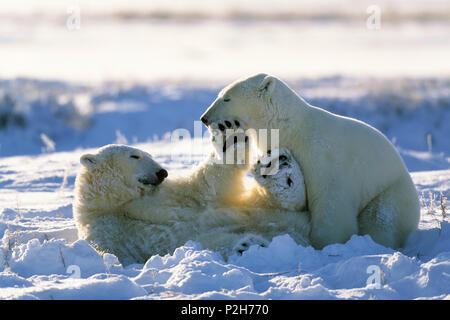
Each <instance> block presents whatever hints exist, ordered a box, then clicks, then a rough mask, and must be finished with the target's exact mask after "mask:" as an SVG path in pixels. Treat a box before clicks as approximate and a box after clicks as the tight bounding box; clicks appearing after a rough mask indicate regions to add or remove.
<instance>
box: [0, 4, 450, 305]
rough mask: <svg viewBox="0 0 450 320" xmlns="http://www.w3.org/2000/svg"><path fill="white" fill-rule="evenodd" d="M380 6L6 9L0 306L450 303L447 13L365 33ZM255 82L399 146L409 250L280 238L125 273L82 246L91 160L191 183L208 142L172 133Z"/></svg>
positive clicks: (399, 17) (398, 18)
mask: <svg viewBox="0 0 450 320" xmlns="http://www.w3.org/2000/svg"><path fill="white" fill-rule="evenodd" d="M372 2H373V1H371V0H364V1H363V0H362V1H358V2H357V3H355V2H351V1H337V0H308V1H298V2H295V1H291V0H282V1H276V2H273V1H270V0H248V1H241V0H231V1H218V0H207V1H205V0H193V1H189V2H186V1H181V0H174V1H170V2H168V1H165V0H155V1H149V2H146V4H145V5H144V4H143V3H142V1H139V0H133V1H130V0H129V1H122V0H114V1H108V5H106V3H103V2H101V1H98V2H92V1H89V0H79V1H77V3H76V4H75V6H74V4H73V3H72V1H68V0H42V1H39V2H36V1H33V0H17V1H11V2H8V3H6V2H5V3H2V4H1V5H0V299H180V298H200V299H234V298H240V299H335V298H337V299H415V298H421V299H444V298H447V299H450V222H449V219H448V217H444V216H443V212H444V210H443V208H442V207H443V204H441V199H444V198H446V197H448V196H449V191H450V143H449V137H450V65H449V64H448V63H447V60H448V56H450V44H449V42H448V35H449V34H450V23H448V21H449V20H448V17H449V16H450V5H449V4H448V1H446V0H379V1H377V5H379V6H380V9H381V13H382V15H381V21H382V25H381V29H379V30H369V29H368V28H367V26H366V20H367V17H368V13H367V11H366V9H367V8H368V6H369V5H371V4H372ZM273 3H276V5H273ZM255 4H257V5H255ZM77 8H78V9H80V10H81V25H80V29H76V30H72V31H70V30H69V29H68V28H67V21H68V20H67V19H68V17H69V16H70V15H71V14H73V12H74V11H73V10H74V9H77ZM253 72H269V73H273V74H274V75H277V76H279V77H281V78H282V79H284V80H286V81H287V82H288V84H289V85H290V86H291V87H292V88H293V89H294V90H296V91H297V92H298V93H299V94H300V95H301V96H303V97H304V98H305V99H306V100H308V101H309V102H310V103H311V104H313V105H316V106H319V107H322V108H325V109H327V110H330V111H332V112H335V113H338V114H341V115H346V116H351V117H355V118H358V119H360V120H363V121H365V122H367V123H369V124H371V125H373V126H374V127H376V128H378V129H380V130H381V131H382V132H383V133H385V134H386V136H387V137H388V138H389V139H390V140H391V141H392V142H393V143H394V145H395V146H396V147H397V149H398V151H399V152H400V154H401V155H402V157H403V158H404V160H405V163H406V165H407V167H408V169H409V171H410V172H411V175H412V177H413V180H414V182H415V184H416V187H417V190H418V192H419V195H420V197H421V201H422V209H421V222H420V226H419V230H417V231H416V232H415V233H414V234H412V236H411V238H410V241H409V242H408V244H407V246H406V247H405V248H403V249H401V250H399V251H395V250H392V249H389V248H385V247H383V246H380V245H378V244H376V243H374V242H373V241H372V240H371V239H370V238H369V237H367V236H366V237H361V236H354V237H352V238H351V239H350V240H349V241H348V242H347V243H345V244H335V245H330V246H328V247H326V248H324V249H323V250H320V251H319V250H314V249H312V248H311V247H308V248H305V247H301V246H298V245H297V244H295V243H294V241H293V240H292V239H291V238H290V237H289V236H287V235H283V234H280V235H279V236H278V237H276V238H274V239H273V240H272V242H271V244H270V245H269V246H268V247H266V248H261V247H252V248H250V250H248V251H247V252H245V253H244V254H243V255H242V256H233V257H231V258H230V259H229V260H228V261H224V260H223V259H222V257H221V256H220V255H219V254H218V253H216V252H212V251H210V250H203V249H202V248H201V247H200V246H199V244H198V243H194V242H188V243H186V244H185V245H184V246H182V247H180V248H178V249H176V250H175V252H173V253H170V254H168V255H166V256H164V257H161V256H153V257H152V258H150V259H149V260H148V261H147V262H146V263H145V264H144V265H141V264H135V265H129V266H123V265H121V264H120V263H119V262H118V260H117V258H116V257H115V256H113V255H111V254H106V255H104V256H100V255H99V254H98V253H97V252H96V251H95V250H94V249H93V248H92V247H91V246H90V245H89V244H88V243H87V242H86V241H83V240H78V238H77V230H76V228H75V225H74V221H73V219H72V201H73V189H74V180H75V176H76V174H77V171H78V169H79V163H78V159H79V157H80V155H81V154H83V153H85V152H89V151H90V150H92V149H95V148H98V147H100V146H102V145H105V144H109V143H126V144H131V145H134V146H136V147H139V148H143V149H145V150H146V151H148V152H149V153H151V154H153V155H154V156H155V159H156V160H157V161H159V162H160V163H161V164H162V165H163V166H164V167H165V168H167V169H168V171H169V174H170V176H176V175H182V174H186V173H187V172H188V171H189V170H191V169H192V167H193V166H194V165H195V164H197V163H199V162H200V161H201V160H202V159H203V157H204V156H205V154H207V152H208V150H209V145H208V142H207V140H201V139H200V138H197V139H195V140H183V141H172V140H171V139H170V138H171V135H170V133H171V132H173V130H175V129H178V128H183V129H186V130H188V132H190V134H191V135H192V136H194V135H196V136H198V135H204V134H205V129H204V127H202V126H201V124H199V123H195V121H198V119H199V117H200V115H201V114H202V113H203V111H204V110H205V109H206V107H207V106H208V105H209V104H210V103H211V102H212V101H213V100H214V98H215V96H216V95H217V93H218V91H219V90H220V89H221V87H222V86H223V85H226V84H228V83H229V82H230V81H232V80H234V79H236V78H237V77H240V76H243V75H245V74H248V73H253ZM447 207H448V205H447ZM445 210H446V211H445V212H446V214H447V215H448V212H449V209H448V208H446V209H445Z"/></svg>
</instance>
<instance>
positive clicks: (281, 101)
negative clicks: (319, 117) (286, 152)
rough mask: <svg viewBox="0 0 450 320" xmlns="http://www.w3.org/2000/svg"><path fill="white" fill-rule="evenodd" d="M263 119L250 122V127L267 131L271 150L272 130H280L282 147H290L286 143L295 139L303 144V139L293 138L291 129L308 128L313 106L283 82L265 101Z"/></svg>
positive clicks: (278, 82) (278, 83) (279, 83)
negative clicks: (309, 115)
mask: <svg viewBox="0 0 450 320" xmlns="http://www.w3.org/2000/svg"><path fill="white" fill-rule="evenodd" d="M263 109H264V114H265V117H264V118H262V119H252V120H249V126H250V127H252V128H254V129H256V130H259V129H267V131H268V136H267V144H268V147H269V148H271V141H272V140H271V129H278V130H279V143H280V147H289V146H286V145H284V142H286V141H288V140H292V139H294V140H295V141H297V143H300V144H301V137H293V136H292V132H293V131H292V130H291V129H289V128H299V127H306V125H307V122H308V114H309V111H310V109H311V106H310V105H309V104H308V103H307V102H306V101H305V100H304V99H302V98H301V97H300V96H299V95H297V94H296V93H295V92H294V91H293V90H292V89H291V88H289V87H288V86H287V85H286V84H285V83H284V82H282V81H281V80H277V83H276V89H275V90H274V92H273V94H272V95H271V97H270V98H268V99H267V100H266V101H264V106H263Z"/></svg>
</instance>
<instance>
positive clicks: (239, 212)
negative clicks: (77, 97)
mask: <svg viewBox="0 0 450 320" xmlns="http://www.w3.org/2000/svg"><path fill="white" fill-rule="evenodd" d="M227 152H228V151H227ZM134 153H138V154H140V155H141V156H142V158H141V159H139V160H136V159H132V158H130V155H131V154H134ZM216 156H217V155H216V154H215V153H213V154H212V155H211V157H210V158H209V159H207V161H205V162H204V163H203V164H201V165H200V166H198V167H197V168H195V170H194V171H193V172H192V174H191V175H189V176H188V177H184V178H177V179H170V177H169V178H168V179H166V180H165V181H164V182H162V183H161V184H160V185H158V186H152V185H142V184H141V183H139V179H140V178H141V177H142V176H147V177H148V176H150V177H151V176H153V175H154V174H155V173H156V172H157V171H159V170H161V167H160V166H159V164H158V163H156V162H155V161H154V160H153V159H152V158H151V156H150V155H149V154H148V153H145V152H142V151H140V150H138V149H134V148H130V147H126V146H118V145H111V146H106V147H104V148H102V149H100V150H99V152H98V153H97V154H94V155H85V156H83V157H82V158H81V163H82V164H83V166H82V169H81V171H80V173H79V174H78V176H77V179H76V183H75V189H76V191H75V204H74V217H75V220H76V223H77V228H78V231H79V236H80V237H81V238H83V239H86V240H89V241H90V242H91V243H93V244H94V245H95V246H96V247H97V249H98V250H99V251H102V252H111V253H114V254H116V255H117V256H118V257H119V259H120V260H121V261H122V262H123V263H125V264H128V263H133V262H145V261H146V259H148V258H149V257H150V256H151V255H154V254H162V255H163V254H166V253H169V252H172V251H173V250H174V249H175V248H177V247H179V246H181V245H183V244H184V243H185V242H186V241H188V240H194V241H199V242H200V243H201V244H202V245H203V247H204V248H209V249H213V250H217V251H219V252H221V253H222V254H223V255H224V256H225V257H227V256H228V255H230V254H232V253H235V252H241V251H242V248H243V247H248V245H249V244H252V243H255V244H264V243H266V242H267V241H270V240H271V239H272V237H274V236H276V235H279V234H284V233H289V234H290V235H291V236H292V237H293V238H294V239H295V240H296V241H297V242H298V243H299V244H302V245H307V244H308V240H307V235H308V234H309V216H308V214H307V213H299V212H296V211H290V210H285V209H282V208H280V207H279V206H278V202H277V201H276V198H274V197H268V196H266V194H264V192H261V189H263V188H262V187H260V186H256V187H255V188H253V189H250V190H248V189H245V187H244V184H243V177H244V175H245V173H246V171H247V170H248V165H247V166H238V165H228V164H227V165H222V164H217V163H216V162H217V161H216V160H217V159H216V158H215V157H216Z"/></svg>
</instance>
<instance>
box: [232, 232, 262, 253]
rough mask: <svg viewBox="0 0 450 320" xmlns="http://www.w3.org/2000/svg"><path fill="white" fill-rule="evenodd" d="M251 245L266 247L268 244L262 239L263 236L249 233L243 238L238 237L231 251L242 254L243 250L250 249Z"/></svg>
mask: <svg viewBox="0 0 450 320" xmlns="http://www.w3.org/2000/svg"><path fill="white" fill-rule="evenodd" d="M253 245H259V246H260V247H264V248H265V247H267V246H268V245H269V242H268V241H267V240H266V239H264V238H263V237H260V236H257V235H254V234H250V235H247V236H245V237H244V238H242V239H240V240H239V241H238V242H237V244H236V245H235V246H234V247H233V252H234V253H236V254H238V255H240V256H241V255H242V254H243V253H244V252H245V251H247V250H248V249H250V247H251V246H253Z"/></svg>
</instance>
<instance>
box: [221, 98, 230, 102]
mask: <svg viewBox="0 0 450 320" xmlns="http://www.w3.org/2000/svg"><path fill="white" fill-rule="evenodd" d="M230 100H231V99H230V98H225V99H223V101H225V102H228V101H230Z"/></svg>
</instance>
